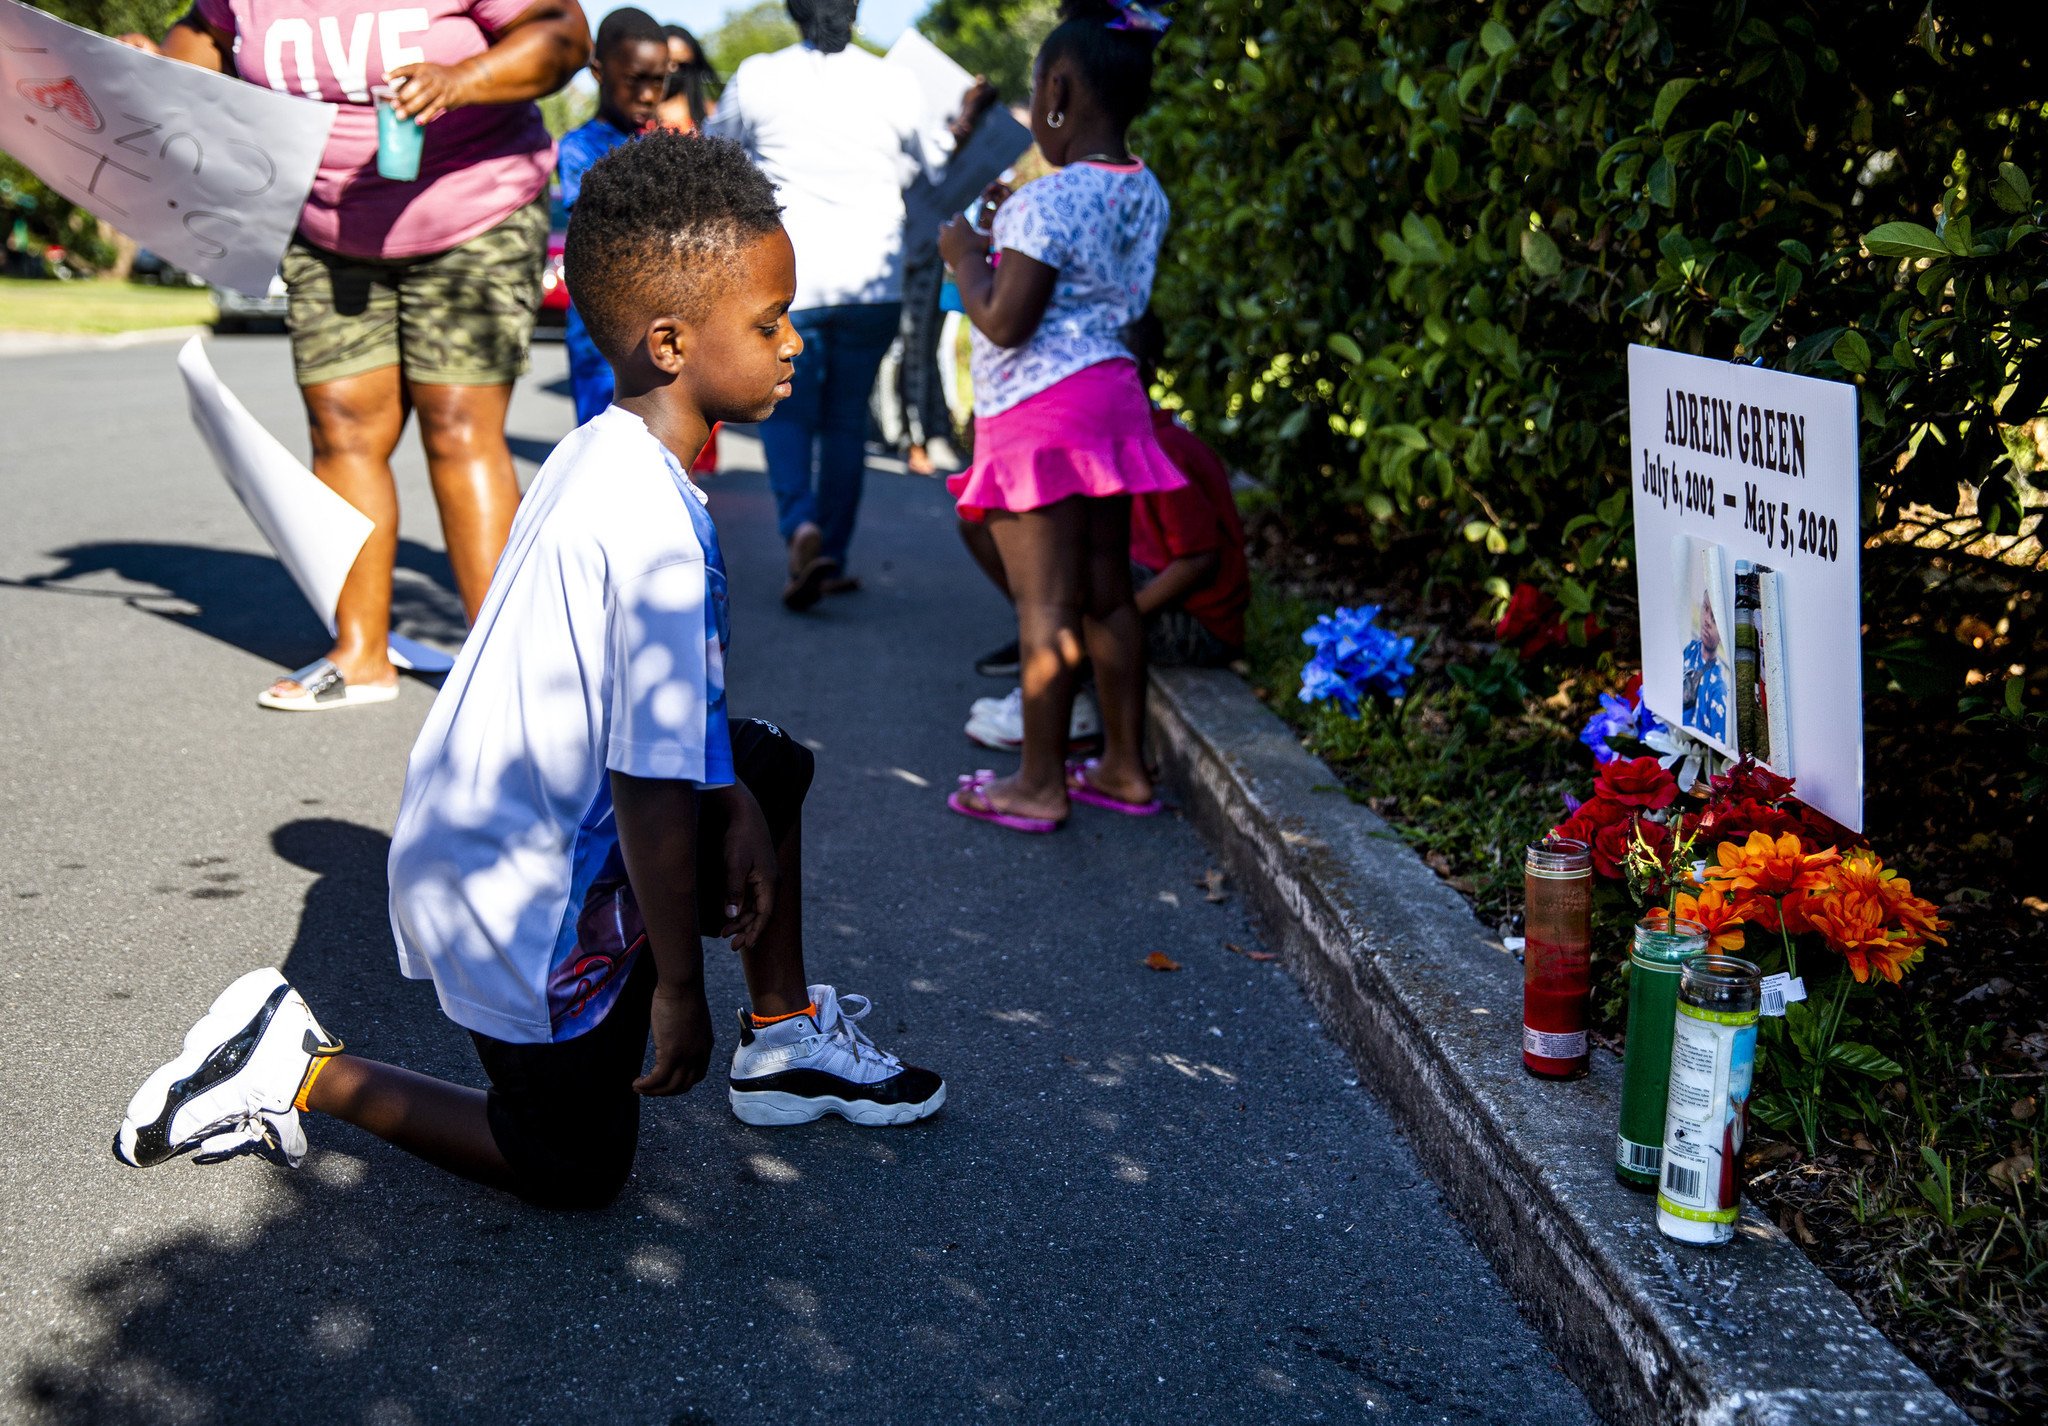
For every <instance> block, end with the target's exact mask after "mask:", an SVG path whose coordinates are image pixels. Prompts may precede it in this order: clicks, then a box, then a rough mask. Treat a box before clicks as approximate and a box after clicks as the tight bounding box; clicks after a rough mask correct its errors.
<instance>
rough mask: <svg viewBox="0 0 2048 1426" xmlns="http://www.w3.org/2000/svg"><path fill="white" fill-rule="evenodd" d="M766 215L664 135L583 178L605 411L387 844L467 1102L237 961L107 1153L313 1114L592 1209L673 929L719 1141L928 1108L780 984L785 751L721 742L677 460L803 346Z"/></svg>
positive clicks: (475, 637)
mask: <svg viewBox="0 0 2048 1426" xmlns="http://www.w3.org/2000/svg"><path fill="white" fill-rule="evenodd" d="M779 211H780V210H779V209H778V208H777V206H776V203H775V194H774V190H773V188H772V187H771V186H770V185H769V183H768V181H767V179H765V178H764V177H762V175H761V174H760V172H759V170H757V169H755V168H754V167H753V166H752V165H751V164H750V163H749V162H748V161H747V160H746V158H745V156H744V155H743V154H742V152H741V151H740V150H739V148H738V147H737V146H735V145H732V144H729V143H725V142H721V141H717V140H707V139H701V138H694V137H685V136H683V135H680V134H665V133H664V134H656V135H653V136H650V137H648V138H646V139H643V140H641V141H640V142H638V143H635V144H631V145H627V146H626V147H624V148H622V149H620V150H619V151H618V152H616V153H614V154H612V155H610V156H608V157H606V158H605V159H603V160H601V161H600V162H599V163H598V164H597V165H596V166H594V167H593V168H592V169H591V171H590V174H589V176H588V177H587V178H586V179H585V180H584V186H583V192H582V195H581V199H580V201H579V202H578V204H577V208H576V213H575V216H574V218H573V219H572V220H571V223H570V228H569V241H568V265H569V270H570V280H571V284H572V286H573V287H574V288H575V290H576V291H577V292H578V293H579V294H581V295H582V297H583V299H584V306H583V312H584V319H585V321H586V322H587V323H588V324H589V326H590V330H591V332H592V335H593V336H594V337H595V338H596V340H597V342H598V344H599V346H600V347H601V348H602V349H603V351H604V353H605V356H606V358H607V360H609V361H610V362H611V364H612V368H613V370H614V372H615V374H616V377H617V384H618V396H617V400H616V404H614V405H613V406H612V407H611V408H610V409H608V410H606V411H605V412H604V413H603V414H602V415H600V416H599V417H598V418H597V419H596V420H594V421H592V422H590V423H589V424H587V425H585V426H583V427H581V428H579V429H578V430H577V431H576V432H575V433H574V434H572V435H571V436H570V437H569V438H568V439H567V440H565V441H564V442H563V443H562V444H561V445H560V446H559V447H557V448H556V450H555V453H554V454H553V455H552V456H551V457H549V459H548V462H547V464H546V465H545V466H543V467H542V469H541V472H540V474H539V476H538V477H537V478H536V479H535V481H534V484H533V487H532V488H531V489H530V490H529V491H528V492H527V494H526V497H525V499H524V500H523V501H522V502H521V504H520V508H519V515H518V519H517V520H516V522H515V523H514V525H513V528H512V534H511V538H510V540H509V541H508V543H507V545H506V550H505V554H504V556H503V558H502V559H500V560H499V562H498V568H497V573H496V574H495V576H494V577H493V579H492V582H491V589H490V593H489V596H488V597H487V598H486V599H485V601H484V606H483V609H482V611H481V612H480V613H479V615H478V617H477V622H476V627H475V629H474V630H473V631H472V632H471V634H470V636H469V640H468V642H467V643H465V644H464V645H463V650H462V654H461V656H460V658H458V659H457V661H456V665H455V669H454V671H453V672H452V673H451V674H450V675H449V677H448V682H447V684H446V686H445V687H444V688H443V690H442V692H441V694H440V697H439V698H438V699H436V701H435V703H434V707H433V711H432V712H431V713H430V714H429V715H428V719H427V723H426V726H425V727H424V728H423V729H422V730H421V733H420V738H419V742H418V743H417V745H416V746H415V747H414V749H413V754H412V759H411V762H410V764H409V766H408V768H407V772H406V785H405V796H404V800H403V803H402V805H401V806H400V809H399V815H398V826H397V830H396V831H395V833H394V834H393V837H392V847H391V866H390V870H391V919H392V927H393V930H394V932H395V934H396V936H397V940H398V948H399V964H400V966H401V968H402V969H403V970H404V971H405V973H406V974H408V975H411V976H415V977H426V976H431V977H432V978H433V981H434V984H435V988H436V990H437V991H438V992H439V995H440V1001H441V1006H442V1008H443V1009H444V1010H445V1011H446V1012H447V1014H448V1015H449V1017H450V1018H451V1019H453V1020H454V1021H456V1023H458V1024H460V1025H462V1026H464V1027H465V1028H467V1029H468V1030H469V1031H470V1032H471V1035H472V1037H473V1038H474V1040H475V1042H476V1048H477V1055H478V1058H479V1059H480V1060H481V1061H482V1063H483V1067H484V1071H485V1073H486V1074H487V1075H488V1076H489V1078H490V1082H491V1087H490V1089H489V1091H488V1092H485V1091H482V1090H477V1089H469V1088H463V1087H459V1086H456V1085H452V1084H447V1083H444V1082H442V1081H440V1080H435V1079H429V1078H427V1077H425V1076H422V1075H417V1074H414V1073H412V1072H410V1071H408V1070H403V1069H398V1068H396V1067H394V1066H391V1065H385V1064H380V1063H378V1062H376V1061H373V1060H366V1059H362V1058H359V1057H357V1056H354V1055H348V1054H345V1053H343V1052H342V1047H341V1044H340V1042H339V1041H338V1040H336V1039H334V1038H333V1037H332V1036H330V1035H329V1034H328V1033H327V1032H326V1031H325V1030H324V1029H322V1028H321V1026H320V1025H319V1023H318V1022H317V1021H316V1020H315V1019H314V1018H313V1015H312V1012H311V1011H310V1010H309V1009H308V1008H307V1006H306V1003H305V1001H304V1000H302V999H301V998H300V997H299V995H298V993H297V992H296V991H294V990H293V989H292V988H291V986H290V985H289V984H288V983H287V982H286V981H285V979H284V977H283V976H281V975H279V974H278V973H277V972H276V971H274V970H261V971H254V972H251V973H250V974H249V975H247V976H244V977H243V978H242V979H241V980H239V981H237V982H235V984H233V985H232V986H230V987H228V989H227V990H226V991H225V992H223V993H222V995H221V996H220V998H219V999H218V1000H216V1001H215V1002H214V1004H213V1008H212V1009H211V1010H210V1011H209V1012H208V1013H207V1015H206V1016H205V1018H203V1019H202V1020H201V1021H200V1022H199V1023H198V1024H197V1025H196V1026H194V1027H193V1029H192V1030H191V1032H190V1033H188V1034H187V1035H186V1037H185V1046H184V1051H183V1053H182V1054H180V1055H179V1056H178V1057H177V1058H176V1059H174V1060H172V1061H171V1062H170V1063H169V1064H167V1065H165V1066H163V1067H162V1068H160V1069H159V1070H157V1071H156V1073H155V1074H153V1075H151V1076H150V1078H149V1079H148V1080H147V1081H146V1082H145V1083H144V1084H143V1086H142V1088H141V1089H140V1090H139V1091H138V1092H137V1093H136V1095H135V1098H134V1100H133V1102H132V1103H130V1105H129V1106H128V1114H127V1117H126V1119H125V1120H124V1121H123V1123H122V1125H121V1129H120V1133H119V1135H118V1137H117V1138H116V1140H115V1145H114V1151H115V1153H116V1155H117V1156H118V1157H119V1158H120V1159H121V1160H122V1161H123V1162H125V1163H129V1164H133V1165H136V1166H146V1165H150V1164H155V1163H160V1162H163V1161H164V1160H166V1159H169V1158H173V1157H175V1156H177V1155H179V1154H183V1153H186V1152H188V1151H192V1150H198V1151H199V1161H200V1162H212V1161H215V1160H217V1159H220V1158H225V1157H229V1156H232V1155H234V1154H238V1153H244V1152H257V1153H262V1154H265V1155H266V1156H268V1157H270V1158H273V1159H276V1160H279V1161H282V1162H288V1163H297V1161H298V1159H299V1157H300V1156H301V1155H302V1154H303V1153H304V1152H305V1147H306V1141H305V1134H304V1131H303V1129H302V1127H301V1125H300V1121H299V1115H300V1112H301V1111H303V1110H307V1109H311V1110H316V1111H319V1112H321V1113H325V1114H332V1115H335V1116H337V1117H339V1118H342V1119H346V1120H348V1121H349V1122H351V1123H353V1124H356V1125H359V1126H360V1127H362V1128H364V1129H367V1130H369V1131H370V1132H371V1133H373V1134H376V1135H378V1136H379V1137H381V1138H383V1139H386V1140H388V1141H389V1142H391V1143H393V1144H396V1145H398V1146H399V1147H400V1148H404V1149H408V1150H410V1151H411V1152H413V1153H416V1154H418V1155H420V1156H421V1157H422V1158H425V1159H427V1160H429V1161H430V1162H432V1163H435V1164H438V1165H440V1166H441V1167H443V1168H446V1169H449V1170H451V1171H453V1172H455V1173H459V1174H462V1175H465V1176H466V1177H469V1178H472V1179H475V1180H478V1181H479V1182H483V1183H487V1184H492V1185H496V1186H498V1187H502V1188H506V1189H509V1190H511V1191H512V1192H515V1193H517V1194H519V1195H521V1196H522V1197H524V1198H527V1199H529V1200H531V1201H533V1202H535V1203H539V1204H543V1205H546V1206H551V1207H564V1208H576V1207H596V1206H600V1205H602V1204H604V1203H606V1202H608V1201H609V1200H610V1199H611V1198H612V1197H613V1196H614V1195H615V1194H616V1193H617V1192H618V1190H619V1188H620V1187H621V1186H622V1185H623V1184H624V1182H625V1179H626V1175H627V1173H628V1171H629V1170H630V1169H631V1166H632V1162H633V1154H634V1149H635V1146H636V1143H637V1140H638V1135H639V1119H640V1097H641V1096H643V1095H655V1094H677V1093H681V1092H682V1091H684V1090H686V1089H688V1088H690V1087H691V1086H692V1085H694V1084H695V1083H696V1082H697V1081H698V1080H699V1079H701V1078H703V1076H704V1074H705V1071H706V1069H707V1068H708V1066H709V1062H710V1056H711V1046H712V1033H711V1020H710V1011H709V1008H708V1006H707V1005H706V1002H705V996H704V981H703V948H702V944H701V941H700V940H699V935H700V932H701V933H704V934H712V935H728V936H730V937H731V938H732V944H733V947H734V949H735V950H736V951H738V952H739V954H740V957H741V961H742V963H743V965H744V967H745V972H746V978H747V989H748V994H749V996H750V998H751V999H752V1001H753V1006H752V1009H751V1011H748V1010H742V1011H741V1012H740V1043H739V1047H738V1049H737V1050H736V1051H735V1052H734V1055H733V1063H732V1069H731V1073H730V1076H729V1079H728V1090H729V1094H730V1099H731V1103H732V1108H733V1112H734V1113H735V1114H737V1115H738V1116H739V1117H740V1118H741V1119H743V1120H745V1121H746V1122H748V1123H750V1124H794V1123H801V1122H805V1121H807V1120H811V1119H815V1118H818V1117H819V1116H820V1115H823V1114H828V1113H832V1114H839V1115H841V1116H843V1117H845V1118H847V1119H850V1120H852V1121H853V1122H855V1123H858V1124H901V1123H907V1122H909V1121H911V1120H914V1119H920V1118H923V1117H925V1116H926V1115H929V1114H931V1113H933V1112H935V1111H936V1110H937V1109H938V1108H939V1107H940V1106H941V1105H942V1104H943V1103H944V1102H945V1096H946V1090H945V1084H944V1082H943V1081H942V1080H941V1079H940V1078H939V1077H938V1076H937V1075H936V1074H933V1073H932V1072H930V1071H929V1070H922V1069H917V1068H914V1067H911V1066H906V1065H904V1064H902V1063H901V1062H900V1061H898V1060H897V1059H896V1058H895V1057H894V1056H892V1055H889V1054H887V1053H885V1052H883V1051H882V1050H880V1049H878V1048H877V1047H876V1046H875V1045H874V1044H873V1042H872V1041H870V1040H869V1039H868V1038H867V1036H866V1035H865V1034H863V1033H862V1031H861V1029H860V1028H859V1026H858V1024H857V1023H856V1022H857V1021H858V1020H859V1019H860V1018H861V1017H862V1016H863V1015H865V1014H866V1013H867V1003H866V1001H865V999H864V998H863V997H860V996H852V995H849V996H846V997H844V998H843V999H842V998H841V997H839V996H838V995H837V994H836V993H835V992H834V990H833V988H832V987H831V986H829V985H809V984H807V983H806V982H807V977H806V974H805V971H804V958H803V926H802V908H801V905H800V899H799V895H798V880H799V862H800V852H801V845H802V835H801V816H800V813H801V808H802V805H803V799H804V794H805V791H806V789H807V788H808V787H809V785H810V779H811V756H810V754H809V753H808V752H807V751H806V750H805V749H804V748H803V747H802V746H801V745H799V744H797V743H796V742H794V741H793V740H792V739H790V738H789V737H787V736H786V735H785V734H783V733H782V732H781V731H780V730H779V729H777V728H775V727H773V726H772V725H770V724H767V723H759V722H742V723H739V724H736V725H734V726H733V727H732V728H731V729H730V731H728V727H727V721H726V712H725V689H724V668H725V645H726V639H727V618H726V597H725V571H724V566H723V562H722V560H721V558H720V555H719V548H718V535H717V531H716V530H715V529H714V528H713V526H712V523H711V520H710V517H709V515H708V514H707V513H706V511H705V509H704V497H703V496H702V495H701V494H700V493H699V492H698V491H697V489H696V487H695V486H694V485H692V484H691V483H690V481H689V479H688V477H687V476H686V475H685V474H684V463H685V461H686V460H687V458H688V456H689V455H690V454H693V453H695V452H696V450H697V449H698V448H699V447H700V446H701V445H702V444H703V441H704V436H705V432H706V430H707V428H708V427H709V424H710V423H711V422H712V421H714V420H726V421H758V420H761V419H762V418H763V417H765V416H766V415H767V414H768V413H769V412H770V411H771V410H773V409H774V407H775V404H776V402H777V401H778V400H780V399H782V398H783V397H786V396H787V395H788V394H789V378H790V376H791V373H792V369H793V362H794V360H795V357H796V355H797V353H798V352H800V351H801V350H802V349H803V342H802V340H801V339H800V338H799V337H798V336H797V335H796V332H795V330H794V329H793V328H792V327H791V326H790V324H789V321H788V317H787V313H788V309H789V304H790V301H791V300H792V298H793V296H794V294H795V290H796V275H795V259H794V256H793V254H792V252H791V248H790V243H789V239H788V237H787V236H786V235H785V234H784V233H783V230H782V225H781V222H780V219H779V216H778V214H779ZM650 1029H651V1031H652V1034H653V1040H654V1065H653V1068H652V1069H651V1070H650V1071H648V1072H647V1073H646V1074H644V1075H643V1074H641V1073H640V1069H641V1065H642V1063H643V1060H644V1058H645V1055H646V1049H647V1041H648V1036H649V1032H650Z"/></svg>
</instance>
